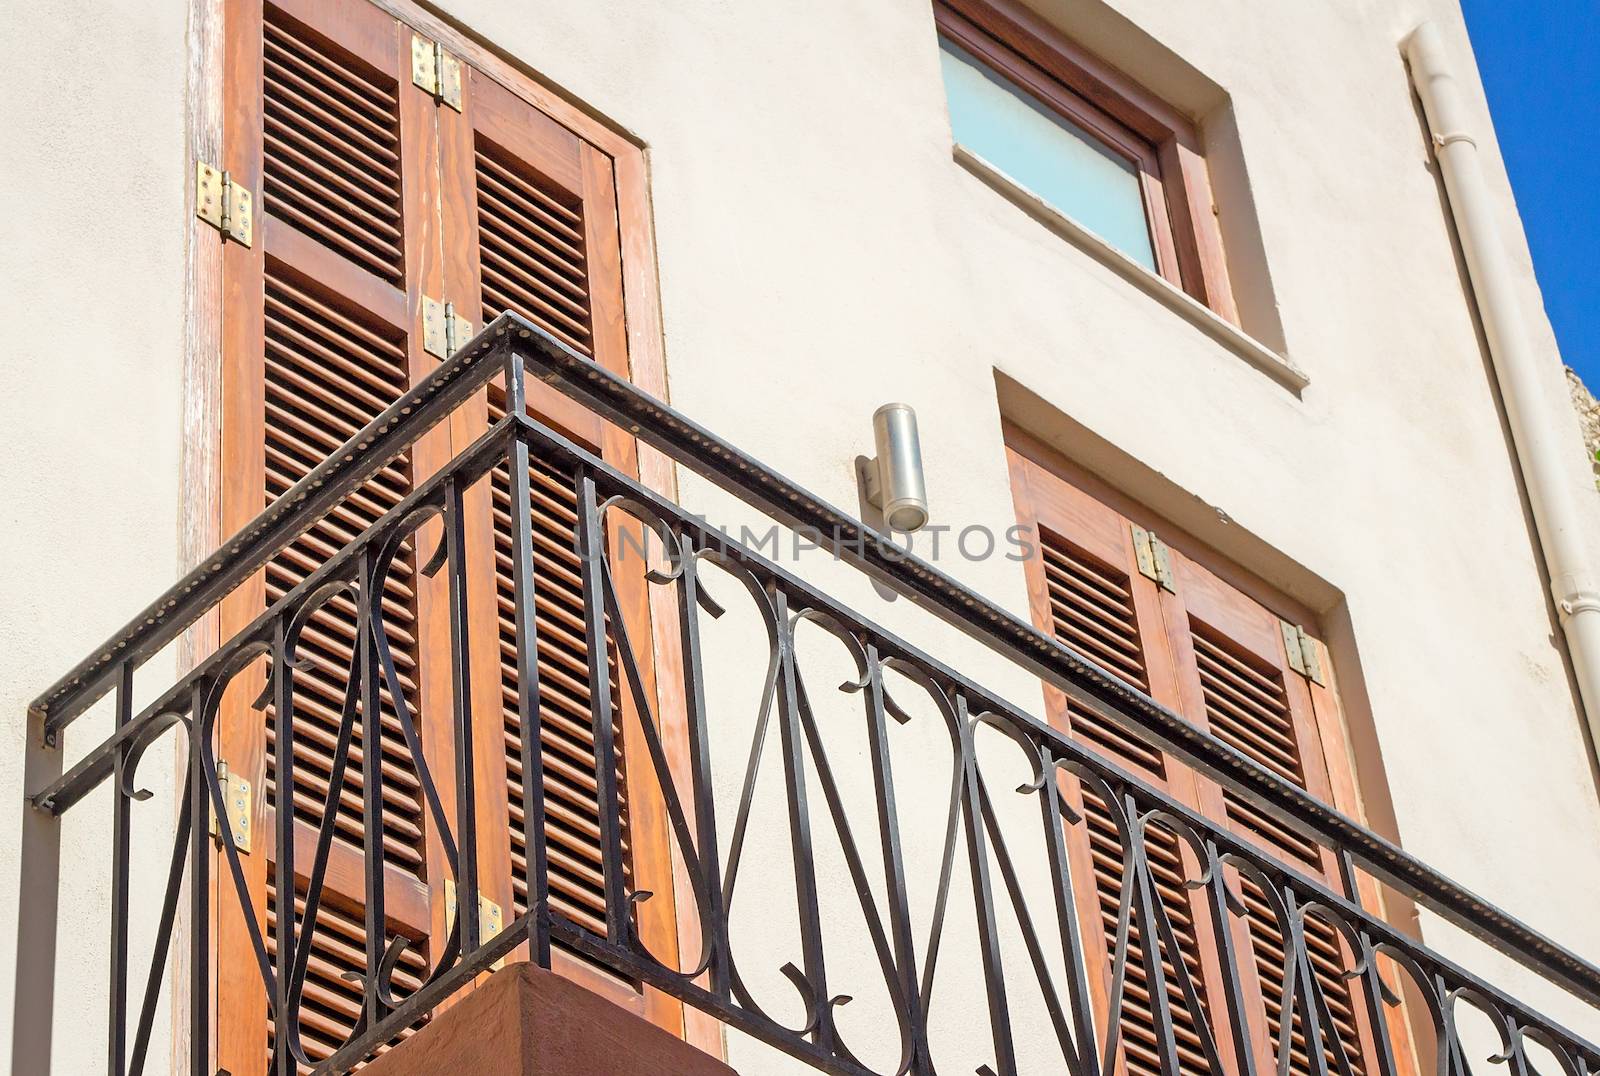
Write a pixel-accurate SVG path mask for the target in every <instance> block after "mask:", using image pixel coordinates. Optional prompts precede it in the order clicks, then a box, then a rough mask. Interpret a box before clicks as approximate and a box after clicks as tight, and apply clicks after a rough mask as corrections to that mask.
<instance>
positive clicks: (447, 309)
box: [422, 295, 473, 359]
mask: <svg viewBox="0 0 1600 1076" xmlns="http://www.w3.org/2000/svg"><path fill="white" fill-rule="evenodd" d="M472 332H473V329H472V322H470V321H468V320H467V319H466V318H464V317H462V316H461V315H460V314H457V313H456V304H455V303H446V302H441V301H439V300H438V299H430V298H428V296H426V295H424V296H423V297H422V350H424V351H426V352H427V353H428V354H430V355H437V356H438V357H439V358H441V359H448V358H449V357H450V356H451V355H454V354H455V353H456V351H457V350H459V349H460V348H461V347H462V345H464V344H465V343H466V342H467V341H468V340H471V339H472Z"/></svg>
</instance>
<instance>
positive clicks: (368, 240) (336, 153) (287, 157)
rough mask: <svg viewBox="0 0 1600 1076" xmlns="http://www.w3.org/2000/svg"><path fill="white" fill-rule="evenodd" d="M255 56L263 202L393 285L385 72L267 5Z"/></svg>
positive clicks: (396, 167) (394, 154) (395, 266)
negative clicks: (258, 59) (259, 64)
mask: <svg viewBox="0 0 1600 1076" xmlns="http://www.w3.org/2000/svg"><path fill="white" fill-rule="evenodd" d="M262 61H263V64H262V112H263V118H264V122H265V126H264V130H263V150H264V153H263V160H262V180H261V194H262V203H263V209H264V210H265V211H266V212H267V213H268V214H270V215H272V216H273V217H275V218H277V219H279V220H282V221H285V222H287V223H289V224H291V225H293V226H294V227H295V228H298V229H299V230H300V231H302V232H304V233H305V234H306V235H308V236H310V237H311V238H313V239H315V240H316V241H317V242H318V243H321V244H322V245H323V246H325V247H327V248H328V249H330V250H333V251H335V252H337V253H338V254H340V255H341V256H343V257H345V258H348V259H349V260H350V261H352V262H355V263H357V264H359V265H360V266H361V267H362V268H364V269H366V270H368V271H370V272H372V273H373V274H375V275H376V276H378V277H380V278H381V279H383V280H386V281H388V282H389V283H391V284H398V283H399V282H400V281H401V279H402V268H403V263H404V260H405V258H404V250H403V243H402V232H401V223H400V222H401V203H402V198H401V193H400V109H399V103H398V97H397V96H396V94H395V92H394V91H395V90H396V89H397V87H396V86H395V81H394V78H393V76H392V75H389V74H384V73H382V72H379V71H376V70H374V69H372V68H370V67H368V66H367V65H366V64H365V63H363V62H362V61H360V60H358V59H356V58H355V57H354V56H351V55H349V54H348V53H345V52H343V50H341V49H339V48H338V47H337V46H335V45H333V44H332V43H331V42H328V41H326V40H325V39H323V38H322V37H321V36H320V35H318V34H316V33H315V32H314V31H312V30H311V29H310V28H308V27H306V26H303V25H301V24H300V23H298V22H296V21H295V20H293V19H291V18H290V17H289V16H288V15H286V14H284V13H283V12H281V11H279V10H278V9H277V8H275V7H273V6H272V5H271V4H268V5H267V7H266V21H265V40H264V43H263V50H262Z"/></svg>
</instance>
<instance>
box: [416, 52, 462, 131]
mask: <svg viewBox="0 0 1600 1076" xmlns="http://www.w3.org/2000/svg"><path fill="white" fill-rule="evenodd" d="M411 82H412V84H413V85H416V86H420V87H421V88H422V89H424V90H427V91H428V92H429V93H431V94H433V99H434V100H435V101H442V102H443V103H445V104H447V105H449V106H450V107H451V108H453V109H455V110H456V111H457V112H460V111H461V61H460V60H458V59H456V58H455V57H454V56H452V55H450V54H449V53H448V52H446V51H444V46H443V45H441V44H439V43H438V42H437V41H429V40H428V39H427V38H425V37H423V36H422V35H421V34H412V35H411Z"/></svg>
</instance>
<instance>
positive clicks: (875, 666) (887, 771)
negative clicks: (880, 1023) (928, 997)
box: [866, 642, 933, 1074]
mask: <svg viewBox="0 0 1600 1076" xmlns="http://www.w3.org/2000/svg"><path fill="white" fill-rule="evenodd" d="M866 655H867V698H866V702H867V741H868V742H867V750H868V752H869V754H870V758H871V762H872V791H873V799H874V803H875V806H876V807H877V812H878V831H879V833H880V835H881V836H880V844H881V846H882V849H883V876H884V881H885V884H886V886H887V888H888V901H889V930H890V933H891V935H892V936H893V938H894V952H895V964H896V965H897V966H898V968H899V970H900V980H901V991H902V993H903V994H904V997H905V1005H906V1009H907V1012H906V1020H907V1021H908V1022H909V1023H910V1025H911V1048H912V1064H911V1071H912V1072H913V1073H919V1074H920V1073H931V1072H932V1071H933V1059H932V1057H931V1056H930V1052H929V1046H928V1026H927V1014H926V1013H925V1012H923V1011H922V998H921V993H920V991H919V989H918V981H919V979H920V976H918V974H917V950H916V945H915V943H914V942H913V940H912V934H911V895H910V893H909V891H908V889H907V886H906V871H905V856H904V854H903V852H902V851H901V848H900V815H899V809H898V807H897V806H896V802H895V794H894V768H893V765H892V763H891V761H890V750H889V727H888V722H887V721H886V720H885V718H886V716H887V712H888V709H887V707H886V706H885V705H884V697H885V690H884V686H883V664H882V660H881V659H880V657H879V655H878V647H877V644H876V643H873V642H868V643H867V645H866Z"/></svg>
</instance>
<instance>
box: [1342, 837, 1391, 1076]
mask: <svg viewBox="0 0 1600 1076" xmlns="http://www.w3.org/2000/svg"><path fill="white" fill-rule="evenodd" d="M1338 860H1339V884H1340V886H1341V887H1342V888H1343V890H1344V895H1345V897H1346V899H1348V900H1349V901H1350V903H1352V904H1354V905H1355V906H1356V907H1358V908H1359V907H1361V890H1360V886H1359V885H1358V884H1357V880H1356V863H1355V859H1354V857H1352V856H1351V855H1350V850H1349V849H1348V848H1340V849H1339V850H1338ZM1357 933H1358V934H1360V936H1361V946H1362V950H1363V951H1362V952H1360V953H1356V954H1354V955H1355V958H1356V960H1358V961H1360V962H1361V963H1362V964H1363V965H1364V970H1363V972H1362V975H1361V987H1362V989H1361V996H1362V999H1363V1001H1364V1004H1365V1005H1366V1008H1367V1020H1368V1022H1369V1023H1370V1024H1371V1025H1372V1045H1373V1049H1374V1050H1376V1051H1377V1054H1378V1073H1379V1076H1395V1072H1396V1067H1395V1057H1394V1045H1393V1044H1392V1043H1391V1042H1390V1041H1389V1020H1388V1016H1387V1014H1386V1012H1385V1010H1384V999H1383V994H1384V986H1383V976H1382V974H1381V973H1380V972H1379V971H1378V952H1377V950H1376V949H1375V948H1374V947H1373V945H1372V942H1371V940H1370V939H1369V938H1368V937H1367V935H1366V932H1365V931H1362V930H1360V929H1359V928H1358V929H1357Z"/></svg>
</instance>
